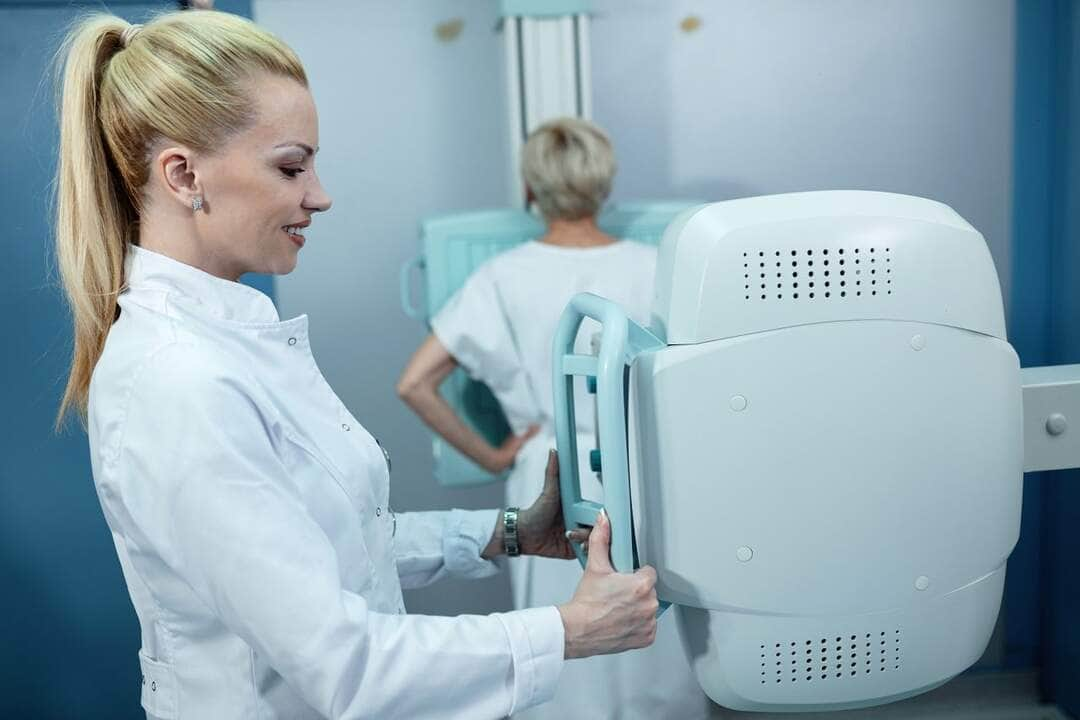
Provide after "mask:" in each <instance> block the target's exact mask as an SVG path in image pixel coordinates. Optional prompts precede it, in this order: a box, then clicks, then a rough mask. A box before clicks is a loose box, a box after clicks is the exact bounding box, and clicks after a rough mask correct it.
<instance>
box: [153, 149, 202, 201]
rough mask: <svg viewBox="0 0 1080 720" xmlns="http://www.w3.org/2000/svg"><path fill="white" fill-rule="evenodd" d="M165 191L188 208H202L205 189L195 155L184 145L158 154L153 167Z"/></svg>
mask: <svg viewBox="0 0 1080 720" xmlns="http://www.w3.org/2000/svg"><path fill="white" fill-rule="evenodd" d="M153 170H154V172H155V173H156V174H157V175H158V176H159V177H160V179H161V181H162V185H163V186H164V188H165V190H166V191H167V192H168V193H169V195H171V196H172V197H173V198H174V199H175V200H176V201H177V202H178V203H180V204H181V205H183V206H184V207H186V208H189V209H190V208H192V207H194V206H195V205H199V206H200V207H201V206H202V203H203V188H202V182H201V181H200V178H199V172H198V170H197V169H196V167H195V153H194V152H193V151H192V150H191V149H189V148H186V147H184V146H182V145H174V146H170V147H167V148H165V149H164V150H162V151H161V152H159V153H158V156H157V160H156V162H155V163H154V167H153Z"/></svg>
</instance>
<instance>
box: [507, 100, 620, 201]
mask: <svg viewBox="0 0 1080 720" xmlns="http://www.w3.org/2000/svg"><path fill="white" fill-rule="evenodd" d="M521 169H522V174H523V175H524V176H525V184H526V185H528V187H529V189H530V190H531V191H532V195H533V198H534V199H535V201H536V205H537V207H538V208H539V209H540V212H541V214H543V216H544V218H545V219H547V220H549V221H550V220H580V219H582V218H587V217H592V216H594V215H596V214H597V213H598V212H599V210H600V207H601V206H602V205H603V204H604V201H605V200H607V197H608V194H609V193H610V192H611V181H612V178H613V177H614V176H615V152H614V150H613V149H612V147H611V141H610V140H609V139H608V137H607V135H606V134H605V133H604V131H603V130H601V129H600V128H598V127H597V126H595V125H593V124H592V123H590V122H588V121H587V120H582V119H580V118H559V119H557V120H551V121H549V122H546V123H544V124H543V125H541V126H540V127H538V128H537V129H536V130H534V131H533V132H532V134H531V135H529V138H528V140H527V141H526V142H525V147H524V149H523V150H522V153H521Z"/></svg>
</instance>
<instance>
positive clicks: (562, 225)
mask: <svg viewBox="0 0 1080 720" xmlns="http://www.w3.org/2000/svg"><path fill="white" fill-rule="evenodd" d="M540 242H542V243H547V244H548V245H559V246H561V247H598V246H601V245H610V244H611V243H613V242H615V238H613V237H611V236H610V235H608V234H607V233H605V232H604V231H603V230H601V229H600V228H598V227H597V226H596V218H594V217H587V218H581V219H580V220H551V221H549V222H548V226H547V232H546V233H545V234H544V236H543V237H541V238H540Z"/></svg>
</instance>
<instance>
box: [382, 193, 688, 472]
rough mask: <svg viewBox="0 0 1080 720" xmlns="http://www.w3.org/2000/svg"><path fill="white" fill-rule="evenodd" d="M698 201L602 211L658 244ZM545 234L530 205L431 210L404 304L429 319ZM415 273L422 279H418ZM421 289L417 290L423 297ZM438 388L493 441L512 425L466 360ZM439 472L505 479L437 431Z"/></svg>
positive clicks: (603, 222) (410, 266) (601, 221)
mask: <svg viewBox="0 0 1080 720" xmlns="http://www.w3.org/2000/svg"><path fill="white" fill-rule="evenodd" d="M699 204H700V203H698V202H690V201H671V202H642V203H624V204H621V205H615V206H613V207H611V208H610V209H608V210H606V211H605V212H603V213H601V215H600V217H599V218H597V224H598V225H599V226H600V228H601V229H602V230H603V231H604V232H606V233H608V234H609V235H612V236H614V237H619V238H626V239H628V240H635V241H637V242H642V243H647V244H649V245H659V243H660V238H661V237H662V236H663V234H664V229H665V228H666V227H667V225H668V223H669V222H671V220H673V219H674V218H675V216H676V215H678V214H679V213H680V212H682V211H683V210H685V209H686V208H688V207H692V206H694V205H699ZM543 234H544V223H543V222H542V221H541V220H540V219H539V218H537V217H536V216H534V215H532V214H531V213H528V212H526V211H524V210H515V209H505V210H482V211H475V212H467V213H455V214H451V215H440V216H437V217H432V218H428V219H426V220H424V221H422V222H421V223H420V243H421V254H420V255H418V256H417V257H415V258H413V259H412V260H410V261H409V262H407V263H405V265H404V266H403V267H402V269H401V278H400V286H401V306H402V309H403V310H404V311H405V314H406V315H408V316H409V317H411V318H413V319H415V320H419V321H421V322H423V323H425V324H429V322H430V319H431V317H432V316H434V315H435V313H437V312H438V311H439V309H440V308H441V307H442V306H443V304H444V303H445V302H446V301H447V300H448V299H449V298H450V296H451V295H453V294H454V292H456V291H457V290H458V288H460V287H461V286H462V285H464V284H465V280H466V279H467V278H468V277H469V275H470V274H472V272H473V270H475V269H476V268H477V267H479V266H480V264H481V263H483V262H484V261H485V260H487V259H489V258H491V257H493V256H495V255H497V254H499V253H501V252H503V251H505V250H509V249H510V248H512V247H515V246H517V245H520V244H521V243H524V242H528V241H529V240H535V239H537V238H539V237H540V236H542V235H543ZM417 279H419V281H418V282H417ZM418 295H419V297H417V296H418ZM440 392H441V393H442V395H443V397H444V398H445V399H446V401H447V402H448V403H449V404H450V406H451V407H452V408H454V410H455V411H456V412H457V413H458V414H459V415H460V416H461V417H462V418H463V419H464V420H465V422H466V423H467V424H468V425H469V426H470V427H472V428H473V429H474V430H475V431H476V432H478V433H479V434H480V435H481V436H483V437H484V438H485V439H486V440H487V441H488V442H489V443H491V444H492V445H499V444H500V443H501V442H502V441H503V440H504V439H505V438H506V436H507V434H508V433H509V432H510V428H509V425H508V424H507V422H506V418H505V416H504V415H503V413H502V410H501V408H500V407H499V403H498V401H497V400H496V399H495V397H494V396H493V395H492V394H491V391H490V390H489V389H488V388H487V386H486V385H484V384H483V383H479V382H476V381H474V380H471V379H470V378H469V377H468V375H466V374H465V372H464V371H463V370H461V369H460V368H459V369H457V370H455V371H454V372H453V373H451V374H450V376H449V377H448V378H447V379H446V381H445V382H444V383H443V384H442V387H441V388H440ZM432 445H433V451H434V455H435V479H436V481H438V482H439V483H440V484H441V485H447V486H462V485H481V484H484V483H488V482H493V481H495V480H499V479H501V476H497V475H493V474H492V473H489V472H487V471H486V470H484V469H483V468H481V467H480V466H478V465H477V464H476V463H474V462H472V461H471V460H469V459H468V458H467V457H465V456H464V455H462V454H461V453H459V452H458V451H457V450H455V449H454V448H453V447H451V446H450V445H449V444H447V443H446V442H445V441H444V440H443V439H442V438H440V437H437V436H436V437H434V439H433V443H432Z"/></svg>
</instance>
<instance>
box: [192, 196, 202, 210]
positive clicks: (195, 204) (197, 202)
mask: <svg viewBox="0 0 1080 720" xmlns="http://www.w3.org/2000/svg"><path fill="white" fill-rule="evenodd" d="M191 209H192V211H194V212H199V211H200V210H202V196H200V195H196V196H195V197H193V198H191Z"/></svg>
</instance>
